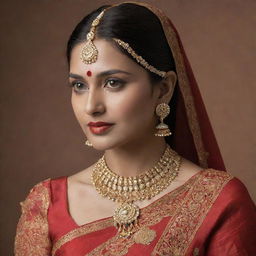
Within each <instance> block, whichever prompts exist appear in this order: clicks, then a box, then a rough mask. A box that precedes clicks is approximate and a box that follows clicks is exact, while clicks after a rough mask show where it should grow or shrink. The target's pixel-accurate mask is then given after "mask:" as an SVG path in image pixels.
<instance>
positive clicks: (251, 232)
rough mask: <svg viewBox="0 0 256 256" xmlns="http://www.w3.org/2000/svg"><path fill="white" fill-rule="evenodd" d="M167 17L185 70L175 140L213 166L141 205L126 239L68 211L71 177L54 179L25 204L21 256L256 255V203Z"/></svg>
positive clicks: (104, 222)
mask: <svg viewBox="0 0 256 256" xmlns="http://www.w3.org/2000/svg"><path fill="white" fill-rule="evenodd" d="M136 4H139V5H143V6H145V7H146V8H149V9H150V10H151V11H152V12H154V13H155V14H156V15H157V16H158V17H159V20H160V21H161V24H162V27H163V29H164V32H165V35H166V38H167V40H168V43H169V46H170V48H171V50H172V53H173V56H174V60H175V65H176V72H177V77H178V94H177V95H178V99H177V102H178V104H177V109H176V110H175V111H176V117H177V120H176V123H175V131H174V132H173V136H172V141H171V143H170V144H171V147H172V148H173V149H174V150H175V151H177V152H178V153H179V154H180V155H182V156H183V157H185V158H187V159H189V160H191V161H193V162H195V163H197V164H198V165H200V166H202V167H203V168H204V169H205V170H204V171H201V172H199V173H197V174H196V175H194V176H193V177H192V178H190V179H189V180H188V181H187V182H185V183H184V184H183V185H181V186H180V187H178V188H177V189H175V190H173V191H171V192H169V193H167V194H165V195H164V196H162V197H161V198H159V199H157V200H156V201H154V202H153V203H151V204H150V205H148V206H147V207H144V208H142V209H140V217H139V225H140V229H139V230H137V232H135V234H133V235H132V237H130V238H118V236H117V235H116V234H117V230H116V228H115V227H114V225H113V219H112V217H108V218H104V219H100V220H96V221H93V222H91V223H88V224H85V225H82V226H78V225H77V224H76V223H75V222H74V220H73V219H72V217H71V216H70V214H69V211H68V202H67V177H60V178H56V179H47V180H45V181H43V182H40V183H39V184H37V185H36V186H35V187H33V189H31V191H30V193H29V195H28V197H27V198H26V200H25V201H24V202H22V203H21V205H22V215H21V217H20V220H19V223H18V225H17V233H16V238H15V255H16V256H50V255H52V256H60V255H62V256H67V255H69V256H71V255H72V256H73V255H74V256H85V255H90V256H92V255H97V256H99V255H109V256H114V255H118V256H120V255H129V256H131V255H136V256H138V255H143V256H147V255H157V256H160V255H161V256H164V255H165V256H167V255H168V256H183V255H186V256H188V255H189V256H191V255H193V256H196V255H200V256H202V255H207V256H217V255H222V256H228V255H233V256H235V255H237V256H238V255H239V256H245V255H256V236H255V234H256V209H255V205H254V204H253V202H252V200H251V198H250V196H249V194H248V192H247V190H246V188H245V187H244V185H243V184H242V183H241V182H240V181H239V180H238V179H236V178H233V177H231V176H230V175H229V174H228V173H226V172H223V171H218V170H225V166H224V163H223V160H222V157H221V154H220V150H219V148H218V145H217V142H216V139H215V136H214V133H213V130H212V128H211V124H210V122H209V119H208V116H207V113H206V110H205V107H204V104H203V101H202V98H201V95H200V92H199V89H198V86H197V83H196V80H195V78H194V76H193V73H192V70H191V68H190V65H189V62H188V60H187V58H186V55H185V52H184V50H183V47H182V44H181V41H180V39H179V36H178V34H177V31H176V30H175V28H174V26H173V25H172V24H171V22H170V20H169V19H168V18H167V17H166V16H165V15H164V14H163V13H162V12H161V11H159V10H157V9H156V8H154V7H152V6H149V5H147V4H142V3H136Z"/></svg>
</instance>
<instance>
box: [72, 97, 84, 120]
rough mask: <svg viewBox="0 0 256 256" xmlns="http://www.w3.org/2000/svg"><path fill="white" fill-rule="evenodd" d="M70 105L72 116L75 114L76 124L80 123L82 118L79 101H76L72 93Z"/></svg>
mask: <svg viewBox="0 0 256 256" xmlns="http://www.w3.org/2000/svg"><path fill="white" fill-rule="evenodd" d="M71 105H72V108H73V111H74V114H75V116H76V118H77V120H78V122H79V123H81V122H80V121H81V120H80V119H81V116H82V109H81V106H82V105H81V103H80V101H79V100H78V99H77V97H75V96H74V93H72V96H71Z"/></svg>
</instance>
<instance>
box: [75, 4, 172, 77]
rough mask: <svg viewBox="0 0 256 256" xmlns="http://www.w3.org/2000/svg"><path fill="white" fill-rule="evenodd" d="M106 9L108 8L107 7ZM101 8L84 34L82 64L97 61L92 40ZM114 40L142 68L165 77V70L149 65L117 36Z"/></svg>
mask: <svg viewBox="0 0 256 256" xmlns="http://www.w3.org/2000/svg"><path fill="white" fill-rule="evenodd" d="M107 9H108V8H107ZM107 9H105V10H103V11H102V12H101V13H100V14H99V15H98V16H97V17H96V19H95V20H94V21H93V22H92V25H91V28H90V31H89V32H88V34H87V35H86V42H85V44H84V46H83V48H82V51H81V54H80V59H81V60H82V61H83V63H84V64H91V63H94V62H96V61H97V58H98V50H97V48H96V46H95V44H94V43H93V40H94V38H95V33H96V27H97V26H98V25H99V23H100V20H101V18H102V17H103V15H104V13H105V11H106V10H107ZM113 40H114V41H115V42H117V43H118V44H119V45H120V46H122V47H123V48H124V49H125V50H127V52H128V53H130V54H131V56H132V57H133V58H134V59H135V60H136V61H137V62H138V63H139V64H141V65H142V66H143V67H144V68H146V69H148V70H149V71H151V72H153V73H155V74H157V75H159V76H161V77H165V75H166V73H167V72H165V71H160V70H158V69H157V68H155V67H153V66H151V65H150V64H148V62H147V61H146V60H144V59H143V57H141V56H139V55H138V54H137V53H136V52H135V51H134V50H133V49H132V48H131V47H130V46H129V44H128V43H125V42H124V41H122V40H121V39H118V38H113Z"/></svg>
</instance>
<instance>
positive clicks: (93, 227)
mask: <svg viewBox="0 0 256 256" xmlns="http://www.w3.org/2000/svg"><path fill="white" fill-rule="evenodd" d="M113 223H114V222H113V219H112V218H111V219H106V220H104V221H102V222H99V223H98V222H96V223H91V224H87V225H84V226H81V227H79V228H77V229H74V230H72V231H70V232H68V233H67V234H65V235H64V236H62V237H61V238H60V239H59V240H58V241H57V242H56V243H55V244H54V246H53V248H52V255H55V253H56V251H57V250H58V249H60V247H61V246H62V245H64V244H66V243H68V242H69V241H71V240H73V239H75V238H78V237H80V236H84V235H86V234H88V233H91V232H95V231H98V230H101V229H104V228H108V227H111V226H113Z"/></svg>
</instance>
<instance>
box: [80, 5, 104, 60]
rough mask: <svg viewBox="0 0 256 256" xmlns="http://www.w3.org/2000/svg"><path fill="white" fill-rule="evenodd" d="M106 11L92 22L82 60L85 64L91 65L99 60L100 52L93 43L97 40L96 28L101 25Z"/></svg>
mask: <svg viewBox="0 0 256 256" xmlns="http://www.w3.org/2000/svg"><path fill="white" fill-rule="evenodd" d="M105 11H106V9H105V10H103V11H102V12H101V13H100V14H99V15H98V16H97V17H96V19H95V20H94V21H93V22H92V25H91V29H90V31H89V33H88V34H87V36H86V42H85V44H84V46H83V48H82V51H81V55H80V59H81V60H82V61H83V63H84V64H91V63H94V62H96V60H97V58H98V50H97V48H96V46H95V44H94V43H93V39H94V38H95V33H96V26H98V25H99V23H100V20H101V18H102V17H103V15H104V13H105Z"/></svg>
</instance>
